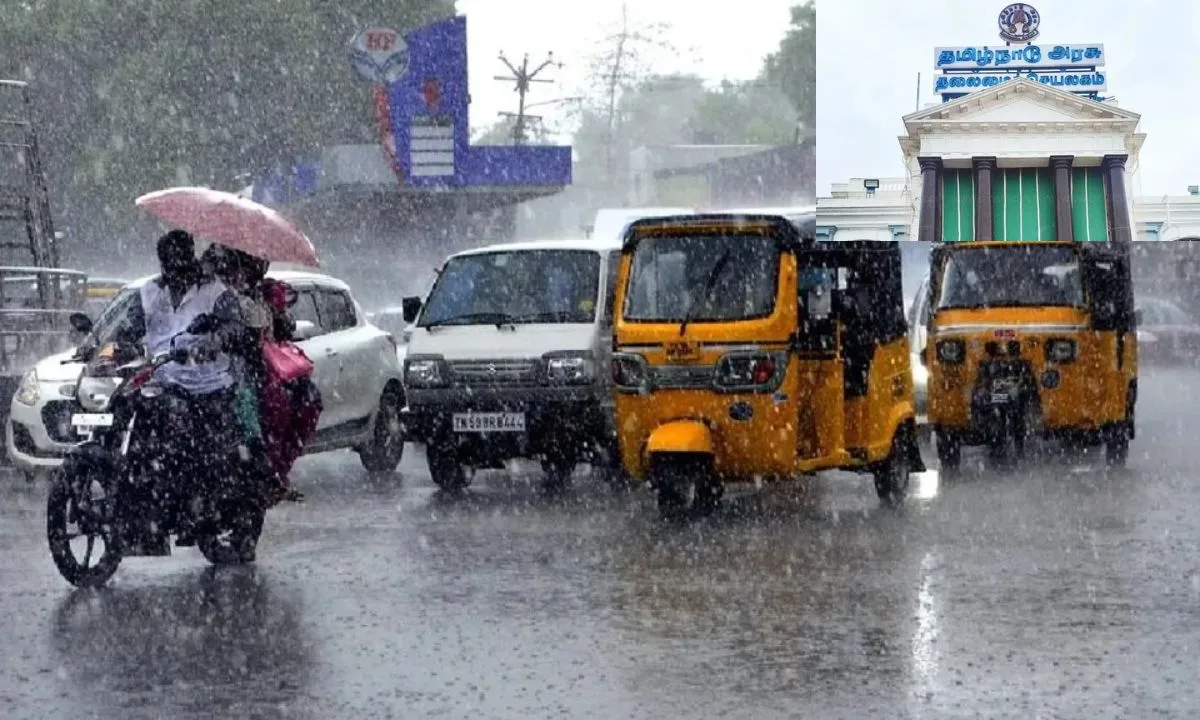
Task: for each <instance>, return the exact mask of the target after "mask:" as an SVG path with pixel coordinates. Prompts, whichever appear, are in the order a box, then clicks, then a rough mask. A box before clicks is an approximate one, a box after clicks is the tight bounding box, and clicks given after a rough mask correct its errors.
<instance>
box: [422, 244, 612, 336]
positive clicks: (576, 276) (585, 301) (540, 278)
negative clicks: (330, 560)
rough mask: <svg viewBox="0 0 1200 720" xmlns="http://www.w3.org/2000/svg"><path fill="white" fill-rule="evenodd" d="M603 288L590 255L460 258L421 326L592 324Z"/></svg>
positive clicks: (450, 265) (437, 286)
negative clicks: (599, 291) (597, 301)
mask: <svg viewBox="0 0 1200 720" xmlns="http://www.w3.org/2000/svg"><path fill="white" fill-rule="evenodd" d="M599 284H600V254H599V253H597V252H592V251H590V250H524V251H511V250H510V251H502V252H492V253H479V254H472V255H459V256H457V257H453V258H450V260H449V261H448V262H447V263H446V266H445V268H443V269H442V274H441V275H440V276H439V277H438V279H437V282H436V283H434V286H433V289H432V290H431V291H430V293H429V301H428V302H427V303H426V304H425V309H424V311H423V312H422V313H421V320H420V322H419V326H420V327H431V326H437V325H492V324H500V323H504V324H514V325H516V324H528V323H590V322H593V321H595V319H596V298H597V295H598V294H599V293H598V289H599Z"/></svg>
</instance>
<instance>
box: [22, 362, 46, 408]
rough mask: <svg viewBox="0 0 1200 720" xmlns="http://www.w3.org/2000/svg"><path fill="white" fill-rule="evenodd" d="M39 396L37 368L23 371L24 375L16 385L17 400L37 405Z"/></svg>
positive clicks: (23, 403)
mask: <svg viewBox="0 0 1200 720" xmlns="http://www.w3.org/2000/svg"><path fill="white" fill-rule="evenodd" d="M41 396H42V389H41V386H40V384H39V383H38V375H37V370H30V371H29V372H27V373H25V377H23V378H21V384H20V385H19V386H18V387H17V394H16V399H17V402H19V403H21V404H22V405H28V406H30V407H33V406H34V405H37V401H38V398H40V397H41Z"/></svg>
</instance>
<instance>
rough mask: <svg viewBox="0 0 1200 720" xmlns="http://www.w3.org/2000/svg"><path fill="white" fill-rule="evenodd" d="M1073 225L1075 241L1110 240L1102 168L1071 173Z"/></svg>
mask: <svg viewBox="0 0 1200 720" xmlns="http://www.w3.org/2000/svg"><path fill="white" fill-rule="evenodd" d="M1071 225H1072V227H1073V228H1074V230H1075V239H1076V240H1081V241H1094V242H1104V241H1106V240H1108V203H1106V202H1105V200H1104V177H1103V175H1101V173H1100V168H1075V169H1074V170H1073V171H1072V173H1071Z"/></svg>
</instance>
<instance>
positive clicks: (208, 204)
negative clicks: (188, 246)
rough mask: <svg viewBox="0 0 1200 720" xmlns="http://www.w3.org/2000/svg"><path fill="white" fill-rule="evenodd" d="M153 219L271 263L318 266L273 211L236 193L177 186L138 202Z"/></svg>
mask: <svg viewBox="0 0 1200 720" xmlns="http://www.w3.org/2000/svg"><path fill="white" fill-rule="evenodd" d="M135 204H136V205H137V206H138V207H140V208H145V209H146V210H147V211H148V212H149V213H150V214H151V215H153V216H154V217H156V218H158V219H159V220H161V221H163V222H164V223H167V224H169V225H173V226H175V227H178V228H181V229H183V230H187V231H188V232H190V233H191V234H193V235H195V236H197V237H202V238H207V239H209V240H212V241H214V242H218V243H220V244H222V245H225V246H227V247H231V248H234V249H235V250H241V251H242V252H245V253H249V254H250V255H254V256H255V257H260V258H262V259H264V260H268V261H271V262H290V263H297V264H299V265H306V266H308V267H318V266H319V265H320V264H321V263H320V260H318V259H317V251H316V249H315V248H314V247H313V244H312V242H311V241H310V240H309V239H308V238H307V237H306V236H305V235H304V233H302V232H300V231H299V230H297V229H296V226H295V225H292V223H291V222H289V221H288V220H287V218H285V217H283V216H282V215H280V214H279V213H277V212H275V211H274V210H272V209H271V208H269V207H267V206H265V205H262V204H260V203H256V202H254V201H253V200H250V199H248V198H243V197H239V196H237V195H234V194H233V193H228V192H224V191H221V190H212V189H210V188H203V187H178V188H169V189H167V190H158V191H156V192H152V193H147V194H145V195H143V196H141V197H140V198H138V199H137V200H136V201H135Z"/></svg>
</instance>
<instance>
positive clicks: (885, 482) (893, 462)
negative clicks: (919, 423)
mask: <svg viewBox="0 0 1200 720" xmlns="http://www.w3.org/2000/svg"><path fill="white" fill-rule="evenodd" d="M912 432H913V430H912V428H911V427H909V426H908V425H902V426H901V427H900V429H899V430H897V431H896V436H895V437H893V438H892V449H891V452H889V453H888V456H887V459H886V460H884V461H883V462H882V463H880V464H879V465H878V466H877V467H876V468H875V471H874V474H875V492H876V494H878V495H879V499H880V500H882V501H884V502H886V503H893V504H899V503H901V502H903V501H904V496H905V495H907V494H908V480H909V474H910V471H911V467H912V466H911V462H910V456H909V447H910V444H911V443H912V442H914V441H915V439H914V438H913V437H911V434H912Z"/></svg>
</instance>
